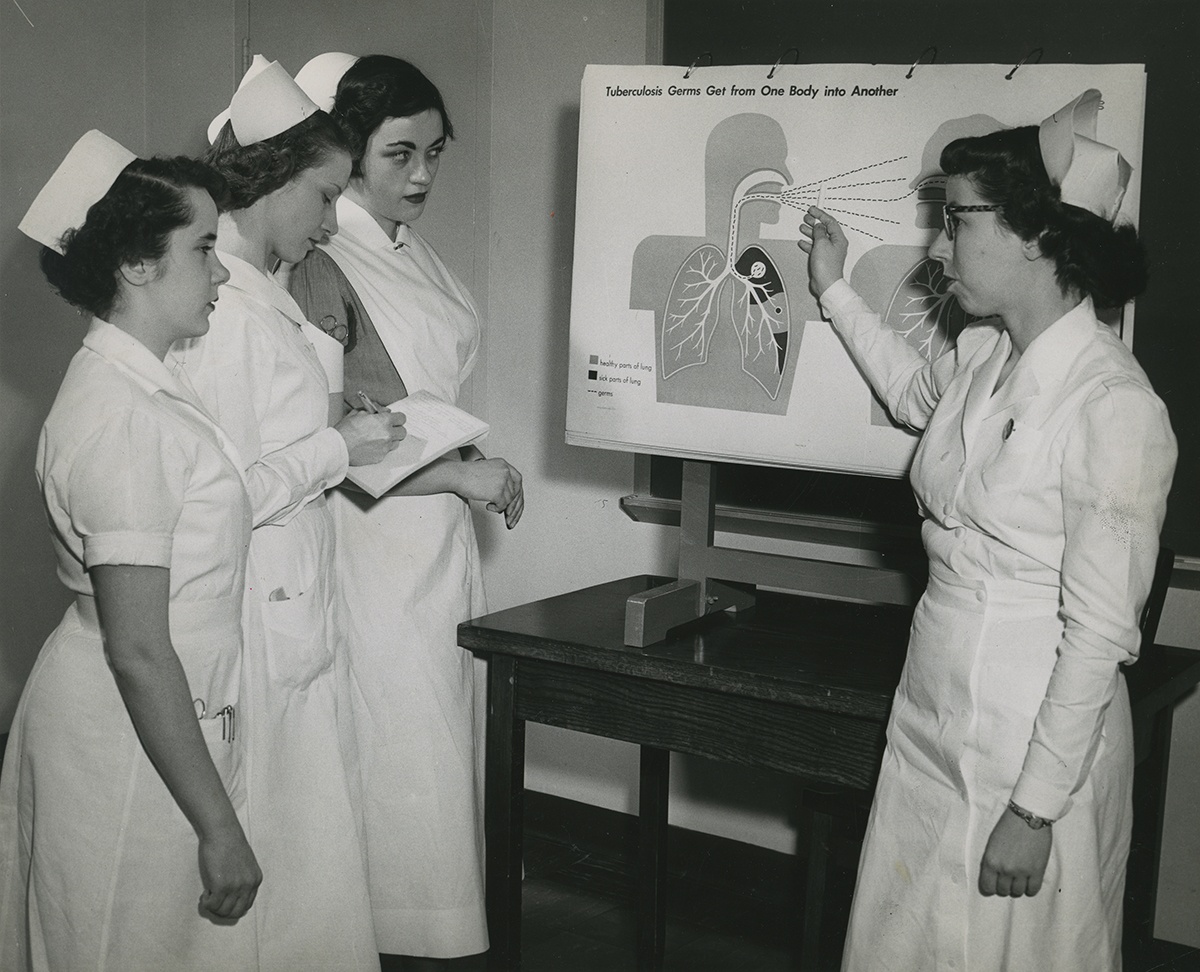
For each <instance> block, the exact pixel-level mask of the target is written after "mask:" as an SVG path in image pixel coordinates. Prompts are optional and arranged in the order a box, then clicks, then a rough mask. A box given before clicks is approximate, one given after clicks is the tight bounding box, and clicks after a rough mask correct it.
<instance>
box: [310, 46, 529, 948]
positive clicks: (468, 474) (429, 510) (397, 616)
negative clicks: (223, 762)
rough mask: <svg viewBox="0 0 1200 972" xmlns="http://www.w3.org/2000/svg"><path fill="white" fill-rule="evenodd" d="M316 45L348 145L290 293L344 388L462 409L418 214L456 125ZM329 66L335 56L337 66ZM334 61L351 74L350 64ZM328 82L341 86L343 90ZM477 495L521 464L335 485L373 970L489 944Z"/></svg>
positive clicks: (458, 342)
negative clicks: (335, 359)
mask: <svg viewBox="0 0 1200 972" xmlns="http://www.w3.org/2000/svg"><path fill="white" fill-rule="evenodd" d="M351 60H353V59H351V58H347V57H346V56H345V55H342V56H341V60H340V62H339V59H338V57H337V56H330V55H324V56H323V57H322V62H323V63H322V62H318V64H317V65H315V66H313V67H307V68H305V69H303V70H302V71H301V73H300V75H298V80H300V81H303V82H305V83H307V84H310V85H312V87H311V88H310V90H311V91H313V92H314V94H315V95H316V97H315V98H314V100H317V101H320V100H321V98H325V99H329V100H332V97H333V92H334V88H335V87H336V88H337V100H336V103H335V104H334V113H335V115H336V117H338V118H339V120H341V121H342V123H343V125H345V126H346V127H347V128H348V129H349V130H350V131H351V132H352V133H353V135H354V136H355V137H356V138H357V139H358V140H359V142H360V144H359V145H358V146H357V151H356V161H355V165H354V173H353V175H352V176H351V178H350V183H349V186H348V187H347V190H346V193H345V194H344V195H343V196H342V198H341V200H340V201H339V203H338V223H339V226H340V227H341V229H340V232H339V233H338V235H337V236H336V237H334V238H333V239H331V240H330V241H329V242H328V243H327V244H325V245H324V246H322V247H321V248H320V250H319V251H318V252H316V253H313V254H311V255H310V257H309V259H308V260H306V261H305V262H304V263H303V264H301V265H300V266H299V267H297V268H296V269H295V270H294V271H293V273H292V278H291V289H292V293H293V295H294V296H296V298H297V300H298V301H299V303H300V304H301V306H302V307H304V308H305V309H306V310H307V312H308V315H309V318H310V319H311V320H312V321H313V323H315V324H317V325H319V326H321V327H322V328H324V329H326V330H328V332H329V333H331V334H332V335H334V336H336V337H337V338H338V339H339V340H341V341H342V342H343V343H344V345H345V347H346V356H345V368H346V381H345V387H346V392H347V400H348V402H349V403H350V404H353V403H354V401H355V393H357V392H358V391H360V390H361V391H364V392H366V393H367V395H369V396H370V397H371V398H373V399H375V400H376V401H380V402H394V401H396V400H397V399H399V398H402V397H403V396H404V395H405V394H407V393H411V392H416V391H421V390H425V391H429V392H431V393H432V394H433V395H435V396H436V397H438V398H440V399H442V400H443V401H446V402H449V403H451V404H454V403H455V402H456V401H457V398H458V393H459V388H460V386H461V385H462V382H463V381H464V380H465V379H466V377H467V376H468V375H469V374H470V372H471V369H472V367H473V366H474V364H475V356H476V354H477V352H478V348H479V314H478V312H477V310H476V308H475V304H474V302H473V301H472V300H471V296H470V294H468V293H467V290H466V288H465V287H463V285H462V284H461V283H460V282H459V280H458V279H457V277H455V275H454V274H453V273H452V272H451V271H450V270H449V269H448V268H447V267H446V265H445V264H444V263H443V262H442V261H441V259H440V258H439V257H438V255H437V253H435V252H434V250H433V248H432V247H431V246H430V245H429V244H428V243H426V242H425V241H424V240H423V239H422V238H421V237H420V235H419V234H418V233H417V232H416V231H415V230H414V229H413V228H412V226H411V225H410V224H411V223H412V222H413V221H414V220H415V219H417V217H419V216H420V215H421V213H422V211H423V210H424V208H425V203H426V200H427V198H428V195H429V192H430V190H431V188H432V186H433V180H434V177H435V175H436V173H437V169H438V163H439V160H440V157H441V153H442V150H443V148H444V147H445V145H446V142H447V140H448V139H449V138H450V136H451V135H452V133H453V129H452V128H451V125H450V120H449V118H448V116H447V114H446V109H445V105H444V104H443V102H442V98H441V95H440V93H439V92H438V90H437V88H436V87H434V85H433V84H432V83H430V82H429V80H428V79H427V78H426V77H425V76H424V75H423V74H421V72H420V71H418V70H417V69H416V68H415V67H413V66H412V65H411V64H409V63H407V62H406V61H402V60H400V59H398V58H394V57H386V56H382V55H373V56H370V57H364V58H361V59H358V60H357V61H355V62H354V63H353V66H352V67H350V68H349V69H348V70H346V63H348V62H349V61H351ZM330 62H333V63H332V65H331V64H330ZM343 72H344V74H343ZM339 79H340V83H339ZM470 500H479V501H482V502H484V503H486V504H487V508H488V509H490V510H493V511H495V512H500V513H502V514H503V515H504V517H505V521H506V523H507V525H508V526H509V527H512V526H515V525H516V523H517V521H518V519H519V518H520V516H521V512H522V509H523V506H524V494H523V491H522V487H521V476H520V473H519V472H517V470H516V469H514V468H513V467H512V466H510V465H509V464H508V463H507V462H505V461H504V460H503V459H484V458H483V455H482V453H480V451H479V450H478V449H476V448H474V447H467V448H466V449H464V450H463V451H462V454H461V455H457V454H455V455H452V456H450V457H448V458H447V459H446V460H444V461H442V462H438V463H436V464H434V465H433V466H430V467H427V468H426V469H424V470H422V471H420V472H418V473H417V474H415V475H414V476H412V477H410V478H409V479H408V480H406V481H405V482H403V483H401V484H400V486H399V487H397V488H396V489H395V490H394V491H393V494H392V495H389V496H386V497H384V498H383V499H381V500H379V501H371V500H370V499H369V498H368V497H364V496H363V495H362V494H354V493H351V492H349V491H346V490H342V491H339V493H338V494H336V498H335V499H334V500H333V505H334V506H335V508H336V512H337V517H338V548H339V565H340V566H339V578H340V580H341V581H342V582H343V585H344V591H345V597H346V601H347V604H348V605H349V609H350V610H349V627H348V629H347V637H348V642H349V649H350V665H351V670H352V673H353V679H352V683H351V684H352V686H353V688H354V690H355V696H354V706H355V710H354V714H355V725H356V727H357V730H358V734H359V746H358V751H359V758H360V760H361V765H362V782H363V809H364V815H365V823H366V831H365V835H366V851H367V858H368V862H369V865H370V879H371V907H372V911H373V913H374V916H375V931H376V935H377V937H378V941H379V948H380V951H381V952H383V953H385V954H390V955H401V956H408V957H409V958H407V959H406V960H405V961H403V962H397V963H393V962H392V961H391V960H389V959H385V967H387V968H390V967H393V964H397V965H400V966H401V967H406V968H413V967H420V965H421V964H424V965H429V964H430V962H429V961H426V962H425V963H417V962H416V957H423V958H424V959H426V960H433V959H446V958H452V957H455V956H462V955H470V954H473V953H476V952H480V951H483V950H484V949H486V948H487V927H486V921H485V915H484V895H483V892H484V885H483V814H482V810H483V787H482V764H483V719H484V705H485V702H486V680H485V677H484V670H483V669H482V665H481V664H480V665H478V666H477V663H476V662H475V661H474V659H473V658H472V656H471V654H470V653H469V652H467V651H465V650H463V649H461V648H459V647H458V643H457V639H456V627H457V625H458V623H459V622H460V621H464V620H466V619H468V618H470V617H472V616H477V615H480V614H483V613H485V612H486V604H485V601H484V595H483V580H482V574H481V570H480V563H479V550H478V547H477V545H476V541H475V530H474V527H473V525H472V521H471V510H470V507H469V505H468V501H470Z"/></svg>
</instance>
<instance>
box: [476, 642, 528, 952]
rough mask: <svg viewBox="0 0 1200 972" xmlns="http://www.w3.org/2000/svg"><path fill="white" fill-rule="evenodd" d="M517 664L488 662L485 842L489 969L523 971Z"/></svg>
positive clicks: (502, 659)
mask: <svg viewBox="0 0 1200 972" xmlns="http://www.w3.org/2000/svg"><path fill="white" fill-rule="evenodd" d="M516 678H517V662H516V659H514V658H512V657H511V656H505V655H493V656H491V658H490V659H489V660H488V718H487V775H486V781H485V785H484V800H485V820H484V829H485V833H486V837H487V919H488V937H489V939H490V942H491V947H490V949H489V951H488V963H487V964H488V969H489V970H505V972H507V970H515V969H519V968H520V967H521V877H522V870H521V868H522V862H521V857H522V845H523V843H524V819H523V817H524V808H525V806H524V805H525V722H524V720H521V719H518V718H517V716H516V706H515V698H516V691H515V689H516Z"/></svg>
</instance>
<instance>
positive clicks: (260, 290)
mask: <svg viewBox="0 0 1200 972" xmlns="http://www.w3.org/2000/svg"><path fill="white" fill-rule="evenodd" d="M217 252H218V254H219V255H220V258H221V263H223V264H224V265H225V269H226V270H228V271H229V280H228V281H226V283H225V284H223V286H225V287H231V288H233V289H234V290H238V291H241V292H242V293H243V294H245V295H246V296H247V297H249V298H251V299H252V300H256V301H258V303H260V304H266V305H267V306H268V307H273V308H275V310H277V311H279V313H281V314H283V316H284V317H286V318H287V319H288V320H290V321H291V322H292V323H293V324H295V325H296V326H297V327H302V326H303V325H304V321H305V317H304V311H302V310H301V309H300V305H299V304H297V303H296V301H295V300H294V299H293V297H292V295H291V294H289V293H288V292H287V291H286V290H284V288H283V287H281V286H279V284H277V283H276V282H275V281H274V280H272V279H271V278H270V277H268V276H267V275H266V274H265V273H263V272H262V271H261V270H259V269H258V268H257V267H256V266H254V265H253V264H250V263H247V262H246V261H245V260H243V259H242V258H241V257H236V256H234V255H233V254H232V253H226V252H225V251H224V250H222V249H221V248H220V246H218V247H217Z"/></svg>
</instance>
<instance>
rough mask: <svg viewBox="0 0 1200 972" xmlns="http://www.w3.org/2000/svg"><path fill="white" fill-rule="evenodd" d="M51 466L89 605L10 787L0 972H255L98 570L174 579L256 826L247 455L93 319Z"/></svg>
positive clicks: (160, 367) (63, 647)
mask: <svg viewBox="0 0 1200 972" xmlns="http://www.w3.org/2000/svg"><path fill="white" fill-rule="evenodd" d="M37 472H38V478H39V480H40V481H41V485H42V492H43V495H44V498H45V502H46V508H47V512H48V515H49V519H50V527H51V531H52V537H53V542H54V550H55V554H56V555H57V558H58V573H59V577H60V578H61V579H62V581H63V583H64V584H66V586H67V587H68V588H69V589H70V590H71V591H73V592H74V594H75V603H74V604H73V605H72V606H71V607H69V608H68V609H67V612H66V614H65V616H64V617H63V620H62V622H61V623H60V624H59V626H58V627H57V628H56V629H55V631H54V633H53V634H52V635H51V636H50V638H49V639H48V640H47V641H46V643H45V645H44V646H43V647H42V650H41V653H40V654H39V655H38V658H37V661H36V663H35V665H34V668H33V671H32V673H31V674H30V676H29V680H28V681H27V683H26V685H25V690H24V692H23V693H22V696H21V701H20V703H19V705H18V708H17V714H16V718H15V720H14V722H13V727H12V734H11V736H10V737H9V744H8V752H7V754H6V757H5V761H4V773H3V780H0V968H3V969H5V970H13V972H17V970H26V969H37V970H59V969H112V970H117V969H120V970H122V972H141V970H150V969H156V970H157V969H172V970H187V969H196V970H200V969H205V970H211V969H218V968H219V969H250V968H255V967H256V962H257V946H256V936H255V932H254V927H253V922H247V921H244V920H243V921H240V922H237V923H236V924H230V923H216V922H214V921H211V920H209V919H207V918H205V917H203V916H202V915H201V914H200V912H199V908H198V902H199V899H200V895H201V893H202V891H203V888H202V885H201V878H200V871H199V867H198V861H197V838H196V835H195V833H194V831H193V830H192V827H191V825H190V824H189V823H188V821H187V819H186V818H185V817H184V815H183V812H182V811H181V810H180V809H179V806H178V805H177V804H176V802H175V800H174V798H173V797H172V796H171V794H170V793H169V792H168V790H167V788H166V785H165V784H164V783H163V781H162V778H161V777H160V776H159V774H158V772H157V771H156V770H155V768H154V766H153V765H152V764H151V762H150V760H149V758H148V757H147V755H146V752H145V750H144V749H143V748H142V745H141V743H140V742H139V741H138V735H137V732H136V731H135V729H134V727H133V723H132V721H131V720H130V718H129V713H128V711H127V710H126V708H125V704H124V702H123V700H122V698H121V695H120V694H119V692H118V690H117V685H116V682H115V680H114V678H113V674H112V671H111V670H110V668H109V666H108V663H107V661H106V658H105V653H104V648H103V645H102V641H101V632H100V628H99V625H98V624H97V617H96V607H95V600H94V597H93V592H92V585H91V581H90V579H89V576H88V570H89V569H91V568H92V567H95V566H97V565H102V564H128V565H140V566H153V567H167V568H169V569H170V572H171V573H170V598H171V600H170V614H169V617H170V628H171V640H172V644H173V646H174V648H175V651H176V653H177V654H178V655H179V659H180V662H181V663H182V665H183V670H184V673H185V674H186V676H187V680H188V685H189V688H190V691H191V693H192V695H193V696H194V698H195V700H196V703H195V704H196V711H197V714H198V715H200V716H202V717H201V718H200V725H201V729H202V732H203V734H204V737H205V740H206V741H207V743H208V747H209V752H210V753H211V754H212V757H213V762H214V763H215V764H216V767H217V771H218V773H219V774H220V776H221V779H222V781H223V782H224V784H225V787H226V790H227V791H228V793H229V795H230V798H231V800H232V801H233V805H234V807H235V809H237V810H238V812H239V815H242V816H243V822H244V812H243V811H244V801H245V793H244V781H243V776H242V765H241V756H240V754H241V747H240V745H239V743H238V741H237V739H236V736H234V737H233V738H232V739H231V734H230V731H229V716H228V709H227V707H229V706H232V707H233V710H234V712H235V713H239V712H240V699H239V681H240V664H241V643H242V634H241V612H242V600H243V593H244V587H245V583H244V571H245V568H244V562H245V554H246V549H247V546H248V544H249V538H250V506H249V503H248V501H247V497H246V491H245V488H244V486H243V481H242V477H241V474H240V471H239V468H238V459H237V455H236V452H235V450H233V449H232V447H231V446H229V444H228V442H227V441H226V439H225V436H224V435H223V433H221V431H220V430H219V429H218V428H217V427H216V425H215V424H214V423H213V421H212V419H211V418H209V416H208V415H207V413H206V412H205V411H204V409H203V408H202V407H201V405H200V404H199V401H198V399H197V398H196V397H195V394H194V392H193V391H192V390H191V389H190V387H189V386H188V384H187V382H186V379H181V378H180V377H179V376H177V375H176V374H173V373H172V371H171V370H169V368H168V367H167V366H166V365H164V364H163V362H162V361H160V360H159V359H158V358H156V357H155V356H154V355H153V354H152V353H151V352H150V351H149V350H148V349H147V348H146V347H145V346H143V345H142V344H140V343H139V342H138V341H136V340H135V339H134V338H132V337H130V336H129V335H128V334H126V333H125V332H124V331H122V330H120V329H118V328H116V327H114V326H113V325H111V324H108V323H106V322H103V321H95V322H94V323H93V324H92V326H91V329H90V330H89V332H88V334H87V336H86V338H85V339H84V342H83V348H82V349H81V350H80V351H79V352H78V353H77V354H76V355H75V357H74V359H73V360H72V362H71V364H70V367H69V368H68V369H67V374H66V377H65V378H64V380H63V384H62V387H61V389H60V390H59V393H58V397H57V399H56V400H55V403H54V407H53V408H52V409H51V412H50V415H49V417H48V418H47V420H46V423H45V426H44V427H43V430H42V436H41V441H40V444H39V448H38V466H37ZM223 712H224V713H225V714H222V713H223ZM235 719H236V715H235Z"/></svg>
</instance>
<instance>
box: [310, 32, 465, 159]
mask: <svg viewBox="0 0 1200 972" xmlns="http://www.w3.org/2000/svg"><path fill="white" fill-rule="evenodd" d="M431 108H432V109H433V110H434V111H436V112H437V113H438V114H439V115H441V116H442V131H444V132H445V133H446V138H453V137H454V126H453V125H452V124H451V123H450V115H449V113H447V111H446V104H445V102H444V101H442V93H441V92H440V91H438V89H437V85H435V84H434V83H433V82H432V81H430V80H429V78H427V77H425V75H424V74H422V73H421V71H420V69H419V68H417V67H416V66H414V65H412V64H410V63H409V62H408V61H405V60H402V59H401V58H398V57H392V56H391V55H389V54H368V55H367V56H366V57H360V58H359V59H358V60H357V61H355V62H354V64H353V65H352V66H351V67H350V69H349V70H348V71H347V72H346V73H345V74H344V75H342V79H341V80H340V81H339V82H338V86H337V97H336V98H335V99H334V103H333V114H334V117H336V118H337V120H338V122H339V123H340V124H341V126H342V127H343V128H344V129H345V130H346V133H347V135H349V137H350V141H351V143H352V150H351V155H352V157H353V159H354V169H353V173H352V174H353V175H356V176H359V175H362V157H363V154H364V153H365V152H366V150H367V140H368V139H370V137H371V135H372V134H373V133H374V131H375V129H377V128H378V127H379V126H380V125H382V124H383V123H384V121H386V120H387V119H389V118H408V117H410V116H412V115H419V114H421V112H423V111H429V110H430V109H431Z"/></svg>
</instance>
